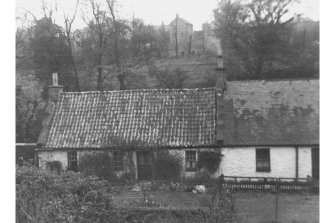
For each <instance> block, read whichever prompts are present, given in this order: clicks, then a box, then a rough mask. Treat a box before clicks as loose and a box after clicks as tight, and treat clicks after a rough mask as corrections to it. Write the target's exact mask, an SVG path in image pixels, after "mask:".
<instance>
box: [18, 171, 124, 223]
mask: <svg viewBox="0 0 335 223" xmlns="http://www.w3.org/2000/svg"><path fill="white" fill-rule="evenodd" d="M16 183H17V184H16V219H17V222H18V223H20V222H120V219H119V218H120V217H119V214H118V213H117V212H116V210H115V208H114V207H113V205H112V195H113V193H114V192H113V190H112V188H111V187H110V184H109V183H108V182H107V181H105V180H99V179H97V177H92V176H90V177H85V176H84V175H83V174H81V173H74V172H63V173H61V174H55V173H53V172H47V171H40V170H38V169H36V168H34V167H26V166H23V167H17V169H16Z"/></svg>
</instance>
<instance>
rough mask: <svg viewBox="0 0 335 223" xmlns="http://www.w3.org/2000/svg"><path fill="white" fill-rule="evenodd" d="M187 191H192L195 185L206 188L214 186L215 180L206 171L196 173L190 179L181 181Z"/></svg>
mask: <svg viewBox="0 0 335 223" xmlns="http://www.w3.org/2000/svg"><path fill="white" fill-rule="evenodd" d="M182 182H183V184H185V185H186V188H187V189H186V190H187V191H192V190H193V189H194V188H195V186H196V185H205V186H206V187H207V188H210V187H213V186H216V182H217V180H216V179H215V178H214V177H212V176H211V174H210V173H209V172H208V171H201V172H196V173H195V175H194V176H192V177H186V178H184V179H182Z"/></svg>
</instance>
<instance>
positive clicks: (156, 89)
mask: <svg viewBox="0 0 335 223" xmlns="http://www.w3.org/2000/svg"><path fill="white" fill-rule="evenodd" d="M213 90H215V87H211V88H180V89H178V88H174V89H167V88H162V89H160V88H153V89H150V88H149V89H148V88H146V89H129V90H113V91H80V92H79V91H68V92H63V94H96V93H115V92H146V91H147V92H148V91H176V92H177V91H213Z"/></svg>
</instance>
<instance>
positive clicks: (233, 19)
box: [214, 0, 296, 76]
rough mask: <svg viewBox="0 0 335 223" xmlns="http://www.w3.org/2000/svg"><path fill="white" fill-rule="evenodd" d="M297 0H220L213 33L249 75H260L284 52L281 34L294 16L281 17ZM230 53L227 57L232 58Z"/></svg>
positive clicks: (215, 13)
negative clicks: (266, 66) (244, 1)
mask: <svg viewBox="0 0 335 223" xmlns="http://www.w3.org/2000/svg"><path fill="white" fill-rule="evenodd" d="M294 2H296V0H251V1H250V3H247V4H245V3H243V1H235V2H233V1H231V0H223V1H221V2H220V4H219V7H218V8H217V9H216V10H215V11H214V16H215V25H216V34H217V36H218V37H219V38H220V39H221V44H222V46H223V47H224V48H225V51H226V52H230V50H229V49H232V50H233V52H234V54H236V55H237V56H238V58H239V60H241V61H242V64H243V67H244V69H245V70H246V72H247V73H248V74H249V75H250V76H259V75H262V72H263V70H264V66H265V64H266V63H271V61H274V60H275V59H277V58H276V57H277V56H278V55H279V54H280V53H281V52H282V51H283V49H284V46H283V41H282V37H281V35H282V34H283V32H285V28H286V25H287V24H288V23H290V22H291V21H292V20H293V19H294V16H293V17H289V18H288V19H284V17H285V15H287V13H288V7H289V6H290V5H291V4H292V3H294ZM232 57H233V55H229V56H228V58H232Z"/></svg>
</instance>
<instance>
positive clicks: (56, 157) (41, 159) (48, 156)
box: [37, 151, 68, 170]
mask: <svg viewBox="0 0 335 223" xmlns="http://www.w3.org/2000/svg"><path fill="white" fill-rule="evenodd" d="M37 156H38V164H39V167H40V168H41V169H42V170H45V169H46V165H47V162H51V161H60V162H61V163H62V169H64V170H65V169H66V168H67V164H68V163H67V151H39V152H37Z"/></svg>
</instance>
